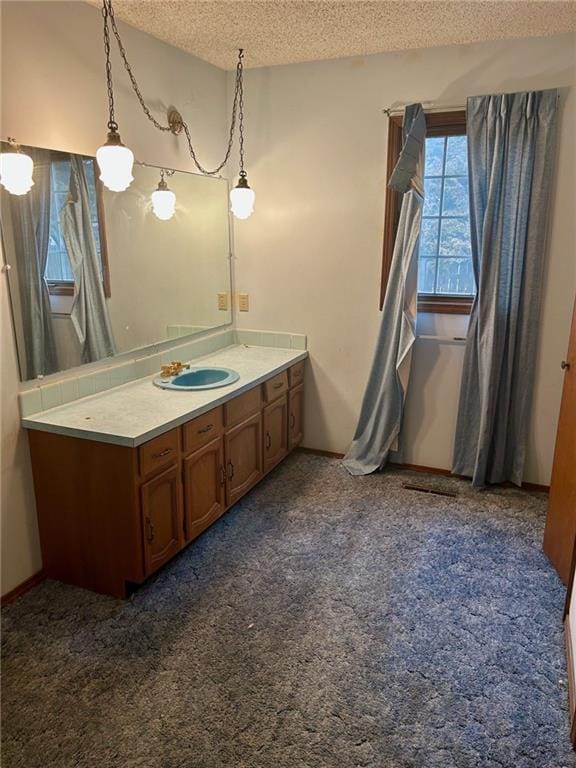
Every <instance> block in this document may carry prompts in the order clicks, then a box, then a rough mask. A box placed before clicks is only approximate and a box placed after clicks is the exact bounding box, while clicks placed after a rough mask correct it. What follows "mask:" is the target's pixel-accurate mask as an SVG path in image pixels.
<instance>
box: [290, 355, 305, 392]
mask: <svg viewBox="0 0 576 768" xmlns="http://www.w3.org/2000/svg"><path fill="white" fill-rule="evenodd" d="M288 380H289V382H290V386H291V387H296V386H297V385H298V384H301V383H302V382H303V381H304V360H301V361H300V362H299V363H296V365H293V366H292V368H289V369H288Z"/></svg>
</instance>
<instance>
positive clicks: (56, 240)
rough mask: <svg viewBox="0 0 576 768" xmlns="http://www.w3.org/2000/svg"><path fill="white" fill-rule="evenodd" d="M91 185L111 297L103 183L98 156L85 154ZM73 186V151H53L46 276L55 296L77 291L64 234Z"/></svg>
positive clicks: (94, 230)
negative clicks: (64, 213)
mask: <svg viewBox="0 0 576 768" xmlns="http://www.w3.org/2000/svg"><path fill="white" fill-rule="evenodd" d="M82 164H83V167H84V173H85V175H86V181H87V186H88V198H89V202H90V221H91V226H92V234H93V236H94V243H95V246H96V253H97V254H98V265H99V269H100V279H101V280H102V284H103V287H104V294H105V296H106V297H108V298H109V297H110V280H109V270H108V254H107V248H106V237H105V232H104V219H103V215H102V187H101V184H100V182H99V181H98V177H97V175H96V168H95V162H94V159H93V158H91V157H84V158H82ZM69 190H70V155H65V154H63V153H61V152H52V153H51V160H50V237H49V241H48V261H47V264H46V270H45V272H44V278H45V280H46V282H47V283H48V290H49V292H50V295H51V296H73V295H74V273H73V271H72V266H71V264H70V257H69V255H68V251H67V249H66V243H65V241H64V237H63V234H62V227H61V222H60V219H61V213H62V209H63V207H64V206H65V204H66V201H67V199H68V195H69Z"/></svg>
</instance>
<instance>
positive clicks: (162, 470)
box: [29, 362, 304, 597]
mask: <svg viewBox="0 0 576 768" xmlns="http://www.w3.org/2000/svg"><path fill="white" fill-rule="evenodd" d="M303 375H304V364H303V362H301V363H297V364H296V365H294V366H292V368H290V369H289V370H288V371H283V372H281V373H279V374H277V375H275V376H272V377H270V378H269V379H268V380H266V381H265V382H264V383H263V384H260V385H257V386H255V387H253V388H251V389H249V390H247V391H246V392H244V393H242V394H241V395H238V396H236V397H233V398H231V399H230V400H228V401H227V402H225V403H224V404H223V405H220V406H218V407H216V408H214V409H212V410H211V411H208V412H207V413H204V414H202V415H200V416H197V417H195V418H193V419H190V420H189V421H188V422H186V423H185V424H183V425H182V426H179V427H176V428H173V429H169V430H167V431H166V432H164V433H162V434H161V435H159V436H157V437H155V438H153V439H152V440H149V441H148V442H146V443H143V444H142V445H140V446H138V447H137V448H130V447H125V446H120V445H116V444H113V443H105V442H96V441H92V440H88V439H84V438H78V437H69V436H66V435H60V434H56V433H54V432H44V431H39V430H30V432H29V438H30V451H31V456H32V467H33V474H34V486H35V493H36V506H37V511H38V522H39V529H40V540H41V545H42V558H43V564H44V571H45V573H46V575H47V576H48V577H50V578H54V579H57V580H59V581H63V582H65V583H68V584H74V585H76V586H79V587H84V588H86V589H91V590H94V591H96V592H101V593H104V594H109V595H113V596H115V597H124V596H125V595H126V589H127V585H128V584H130V583H132V584H139V583H142V582H143V581H144V580H145V579H146V578H147V577H148V576H150V574H152V573H154V571H156V570H158V568H160V567H161V566H163V565H164V564H165V563H166V562H167V561H168V560H170V559H171V558H172V557H173V556H174V555H175V554H177V553H178V552H179V551H180V550H181V549H182V548H183V547H184V546H186V544H188V543H189V542H191V541H192V540H193V539H195V538H197V537H198V536H199V535H200V534H201V533H202V532H203V531H205V530H206V528H208V527H209V526H210V525H211V524H212V523H213V522H214V521H215V520H217V519H218V518H219V517H220V516H221V515H222V514H224V512H225V511H226V510H227V509H228V508H229V507H231V506H232V505H233V504H234V503H235V502H236V501H238V499H240V498H241V497H242V496H243V495H244V494H246V493H247V492H248V491H249V490H250V489H251V488H252V487H253V486H254V485H256V483H258V482H259V480H261V479H262V478H263V477H264V475H265V474H266V473H268V472H270V471H271V470H272V469H273V468H274V467H276V466H277V465H278V464H279V462H281V461H282V459H283V458H284V457H285V456H286V455H287V453H288V452H289V451H290V450H292V449H293V448H295V447H296V446H297V445H298V444H299V443H300V441H301V439H302V418H303V395H304V387H303V384H302V381H303Z"/></svg>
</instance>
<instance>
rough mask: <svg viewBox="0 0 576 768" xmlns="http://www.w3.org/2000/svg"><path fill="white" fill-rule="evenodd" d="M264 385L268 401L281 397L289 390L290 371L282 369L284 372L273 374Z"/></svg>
mask: <svg viewBox="0 0 576 768" xmlns="http://www.w3.org/2000/svg"><path fill="white" fill-rule="evenodd" d="M263 386H264V397H265V398H266V402H267V403H271V402H272V400H276V399H277V398H279V397H281V396H282V395H283V394H284V393H285V392H286V391H287V390H288V372H287V371H282V373H279V374H277V375H276V376H273V377H272V378H271V379H268V381H265V382H264V385H263Z"/></svg>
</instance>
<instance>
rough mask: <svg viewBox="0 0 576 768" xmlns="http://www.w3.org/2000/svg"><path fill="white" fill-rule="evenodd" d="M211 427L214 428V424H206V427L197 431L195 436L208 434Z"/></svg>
mask: <svg viewBox="0 0 576 768" xmlns="http://www.w3.org/2000/svg"><path fill="white" fill-rule="evenodd" d="M213 426H214V424H208V426H207V427H204V429H199V430H198V432H197V433H196V434H197V435H204V434H205V433H206V432H210V430H211V429H212V427H213Z"/></svg>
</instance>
